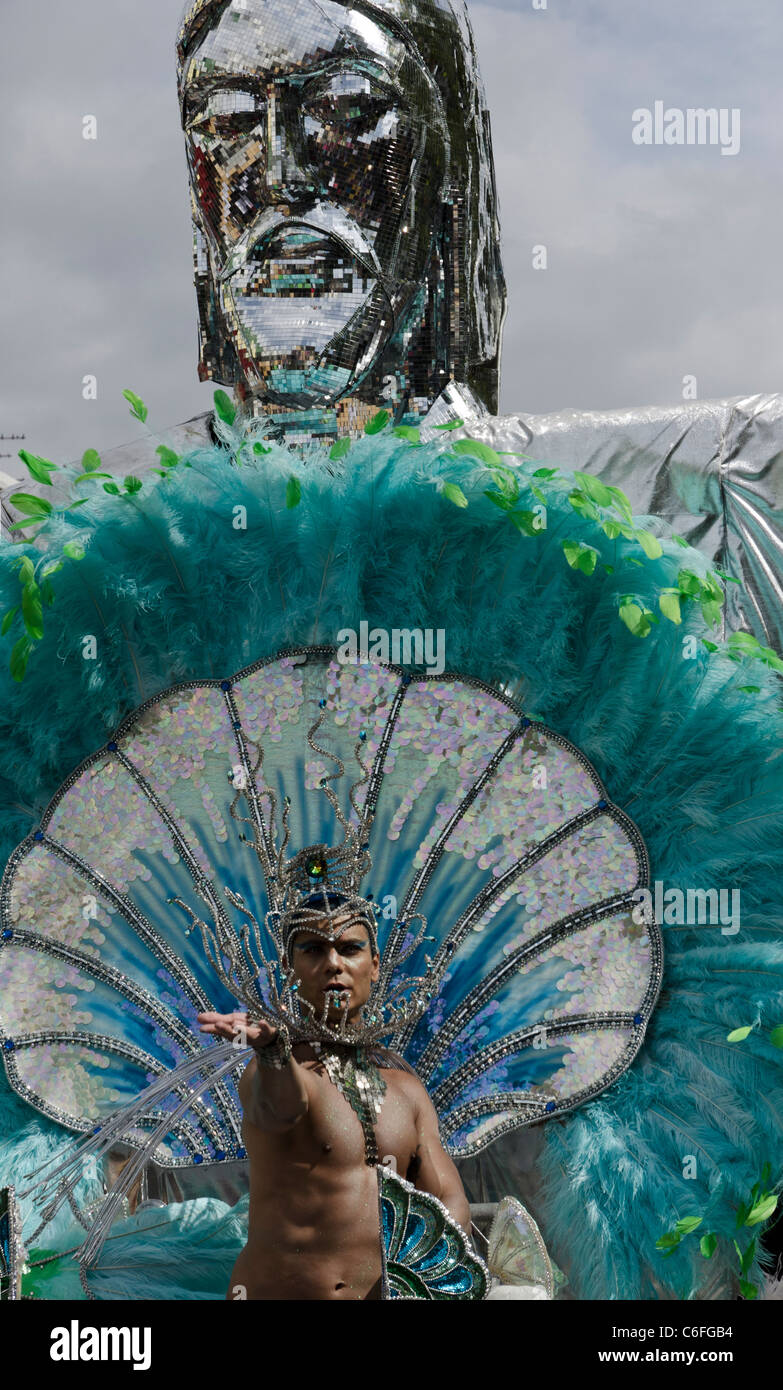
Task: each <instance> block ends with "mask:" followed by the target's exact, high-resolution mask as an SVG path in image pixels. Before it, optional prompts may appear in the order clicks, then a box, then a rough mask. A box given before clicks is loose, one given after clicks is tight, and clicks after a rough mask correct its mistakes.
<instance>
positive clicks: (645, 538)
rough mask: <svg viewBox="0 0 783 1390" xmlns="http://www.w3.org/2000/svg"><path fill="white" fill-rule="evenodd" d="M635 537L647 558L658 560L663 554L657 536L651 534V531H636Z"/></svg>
mask: <svg viewBox="0 0 783 1390" xmlns="http://www.w3.org/2000/svg"><path fill="white" fill-rule="evenodd" d="M636 539H637V540H638V542H639V544H640V546H641V547H642V550H643V551H644V553H645V555H646V556H647V559H648V560H659V559H660V557H661V555H663V546H662V545H661V542H660V541H659V540H658V537H657V536H654V535H653V533H652V531H637V532H636Z"/></svg>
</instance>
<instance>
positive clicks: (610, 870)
mask: <svg viewBox="0 0 783 1390" xmlns="http://www.w3.org/2000/svg"><path fill="white" fill-rule="evenodd" d="M519 852H520V855H521V854H523V853H524V852H525V845H524V844H522V845H520V846H519ZM479 865H480V867H481V868H489V867H490V862H489V856H488V855H487V856H482V857H481V859H480V860H479ZM493 872H494V873H495V875H496V876H499V873H500V869H499V866H497V865H496V866H495V868H494V870H493ZM638 878H639V869H638V866H637V862H636V854H635V852H634V849H633V846H632V844H631V842H630V840H629V839H628V837H627V835H626V832H625V830H623V828H622V827H621V826H620V825H618V824H617V822H616V821H614V820H612V819H611V818H610V817H609V816H605V817H603V818H601V819H600V820H597V821H591V823H590V824H589V825H586V826H583V827H582V829H581V830H579V831H577V832H576V833H575V834H573V835H570V836H569V837H568V838H567V839H565V840H561V841H560V842H559V843H558V844H556V845H554V846H553V847H552V849H550V850H549V852H548V854H545V855H544V857H543V858H542V859H539V860H538V861H537V862H536V863H535V864H533V865H531V866H530V868H528V869H526V870H525V872H524V873H523V874H521V875H520V876H519V878H517V879H516V880H515V881H514V882H513V883H512V884H511V885H510V886H509V887H508V888H507V889H506V890H505V892H503V893H501V894H500V896H499V897H498V899H497V901H496V902H494V903H493V904H492V906H491V907H490V908H489V909H488V910H487V911H486V912H485V913H484V914H483V915H482V917H481V918H479V919H478V920H477V921H476V923H475V926H474V928H473V930H474V931H476V932H479V933H480V932H483V931H486V930H487V929H489V928H490V927H491V925H492V919H493V917H495V916H497V914H498V913H499V912H500V911H501V909H502V908H504V907H506V905H507V904H509V903H514V904H515V905H516V910H515V912H514V916H513V927H514V930H513V932H510V933H509V937H508V940H507V941H506V942H505V944H504V946H503V951H504V954H505V955H510V954H511V953H512V952H513V951H516V950H518V949H519V947H520V946H524V945H526V943H527V942H528V941H531V940H532V939H533V937H535V936H537V935H538V934H539V933H540V932H542V931H543V930H544V929H545V928H546V927H549V926H551V925H552V924H553V923H554V922H558V921H559V920H560V919H561V918H563V917H567V916H569V915H570V914H571V913H573V912H577V911H579V910H580V909H582V908H585V907H589V906H591V905H594V904H596V903H600V902H604V901H605V900H606V899H609V898H613V897H617V896H619V895H620V894H622V893H630V892H632V891H633V890H634V888H635V887H636V885H637V883H638ZM505 917H506V918H508V911H506V913H505Z"/></svg>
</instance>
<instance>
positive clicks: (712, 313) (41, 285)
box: [0, 0, 783, 473]
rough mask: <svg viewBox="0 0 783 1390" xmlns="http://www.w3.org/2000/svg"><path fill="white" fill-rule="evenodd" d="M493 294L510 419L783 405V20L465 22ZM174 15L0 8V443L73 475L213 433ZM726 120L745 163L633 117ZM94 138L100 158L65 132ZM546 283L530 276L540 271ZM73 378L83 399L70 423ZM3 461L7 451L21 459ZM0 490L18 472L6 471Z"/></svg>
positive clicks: (488, 13) (752, 10)
mask: <svg viewBox="0 0 783 1390" xmlns="http://www.w3.org/2000/svg"><path fill="white" fill-rule="evenodd" d="M469 8H470V12H471V16H472V19H473V24H474V28H475V32H476V38H477V42H478V46H479V52H480V55H481V60H482V68H483V73H484V80H485V84H486V87H487V92H488V97H489V105H490V109H491V112H492V116H493V129H494V142H495V156H496V163H497V174H498V183H499V191H500V199H501V215H502V224H503V246H504V261H505V268H506V274H507V278H508V284H509V298H510V312H509V318H508V323H507V328H506V339H505V352H504V367H503V388H502V401H501V406H502V410H503V411H504V412H512V411H513V412H517V411H522V412H524V411H529V412H535V413H541V412H546V411H554V410H558V409H561V408H564V407H568V406H575V407H580V408H585V409H587V408H594V409H608V408H613V407H625V406H641V405H654V404H657V405H665V404H670V403H674V402H676V401H678V400H680V399H681V396H682V379H683V377H684V376H686V375H694V376H695V377H696V378H697V382H698V394H699V396H700V397H701V398H703V399H710V398H717V397H725V396H731V395H740V394H747V393H751V392H756V391H774V390H779V389H781V388H782V387H783V334H781V307H782V306H783V293H782V291H783V267H782V265H781V261H782V259H783V258H781V254H780V239H781V233H780V228H781V224H782V223H783V216H782V215H781V214H782V213H783V208H782V206H781V204H782V203H783V191H782V188H783V178H782V177H781V170H782V169H783V159H782V158H781V154H782V153H783V152H782V150H781V145H782V144H783V111H782V110H781V106H782V105H783V96H782V95H781V92H782V91H783V83H781V79H780V71H779V68H780V53H781V51H782V50H783V9H782V8H781V5H780V0H743V3H742V4H738V3H737V0H730V2H729V0H656V3H655V4H653V5H651V4H650V3H649V0H548V7H547V8H546V9H545V10H538V9H534V8H533V0H492V3H485V0H469ZM180 10H181V0H67V3H63V0H3V9H2V22H3V50H4V63H3V82H2V92H0V109H1V110H2V122H3V138H2V142H1V144H2V154H1V155H0V159H2V163H3V182H2V194H3V196H2V203H1V204H0V208H1V211H0V243H1V244H2V253H3V254H2V258H1V260H0V265H1V269H0V276H1V280H0V305H1V306H2V308H1V309H0V312H1V313H2V322H1V332H0V344H1V346H2V364H1V366H2V370H1V371H0V433H5V434H9V433H22V432H24V433H25V435H26V436H27V439H26V447H28V448H30V449H31V450H32V451H33V452H35V453H39V454H44V455H45V456H48V457H50V458H54V459H57V460H60V461H64V460H66V459H69V458H73V457H76V456H79V455H81V453H82V452H83V450H84V449H85V448H86V447H88V446H94V447H97V448H98V449H104V448H108V447H111V446H112V445H115V444H120V443H123V442H125V441H126V440H129V439H133V438H135V437H137V436H138V434H139V433H141V432H142V428H141V426H137V425H136V424H135V422H134V421H133V420H132V419H131V418H130V417H129V415H128V413H127V406H126V404H125V402H124V401H123V400H122V396H121V392H122V389H123V388H124V387H130V388H132V389H133V390H135V391H136V392H138V393H139V394H140V395H141V396H143V397H144V399H145V400H146V401H147V403H148V405H149V407H150V424H151V425H153V426H154V427H156V428H163V427H165V426H166V425H169V424H175V423H177V422H179V421H182V420H185V419H187V418H188V417H190V416H192V415H195V414H197V413H199V412H200V411H203V410H206V409H208V408H209V406H210V404H211V398H212V392H213V390H214V387H213V386H212V385H211V384H210V383H205V384H201V383H199V381H198V378H197V375H196V311H195V296H194V292H193V285H192V263H191V254H190V238H191V233H190V218H189V206H188V197H187V179H186V166H185V156H184V148H183V143H182V135H181V131H180V127H179V118H178V111H177V103H176V95H175V76H174V52H173V42H174V35H175V32H176V24H177V20H178V17H179V14H180ZM656 101H662V102H663V103H664V104H665V106H666V107H679V108H681V109H683V110H685V109H687V108H688V107H716V108H719V109H720V108H727V109H728V110H731V109H733V108H739V110H740V121H741V124H740V138H741V146H740V150H739V152H738V153H737V154H736V155H734V156H733V157H732V156H724V155H722V154H721V150H720V147H719V146H690V147H677V146H648V147H645V146H639V145H637V144H635V143H634V142H633V140H632V138H631V134H632V125H633V123H632V113H633V112H634V111H635V110H636V109H637V108H640V107H646V108H649V109H650V110H652V109H653V108H654V104H655V102H656ZM88 113H89V114H93V115H95V116H96V117H97V120H98V131H99V138H98V140H97V141H85V140H83V139H82V119H83V117H84V115H85V114H88ZM541 245H543V246H545V247H546V248H547V256H548V268H547V269H546V270H536V269H534V268H533V248H534V247H535V246H541ZM86 373H94V374H95V375H96V376H97V378H98V393H99V394H98V400H97V401H92V402H86V401H84V400H83V399H82V395H81V383H82V378H83V376H84V375H85V374H86ZM18 447H19V446H18V444H17V443H3V442H0V453H8V452H12V453H13V454H14V455H15V452H16V449H17V448H18ZM0 470H3V471H6V472H12V473H13V472H18V471H20V469H17V467H16V464H15V463H14V461H13V460H9V459H1V460H0Z"/></svg>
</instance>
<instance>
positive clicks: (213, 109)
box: [187, 88, 266, 137]
mask: <svg viewBox="0 0 783 1390" xmlns="http://www.w3.org/2000/svg"><path fill="white" fill-rule="evenodd" d="M265 120H266V100H265V98H264V97H261V96H258V95H257V93H255V92H247V91H242V90H239V89H234V88H228V89H224V88H217V89H215V90H213V91H211V92H210V93H209V95H208V96H207V97H206V98H204V100H202V101H197V100H195V101H193V102H192V103H191V104H190V106H189V109H188V114H187V127H188V129H194V128H206V129H207V130H210V131H214V132H216V133H217V134H219V135H223V136H224V137H230V136H232V135H242V134H244V133H245V132H246V131H248V130H253V129H255V127H256V126H258V125H260V124H262V123H263V122H264V121H265Z"/></svg>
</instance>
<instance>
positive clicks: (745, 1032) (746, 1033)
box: [726, 1023, 753, 1042]
mask: <svg viewBox="0 0 783 1390" xmlns="http://www.w3.org/2000/svg"><path fill="white" fill-rule="evenodd" d="M752 1032H753V1024H752V1023H751V1024H750V1026H749V1027H748V1028H735V1029H734V1032H733V1033H727V1035H726V1042H744V1041H745V1039H746V1038H748V1037H750V1034H751V1033H752Z"/></svg>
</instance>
